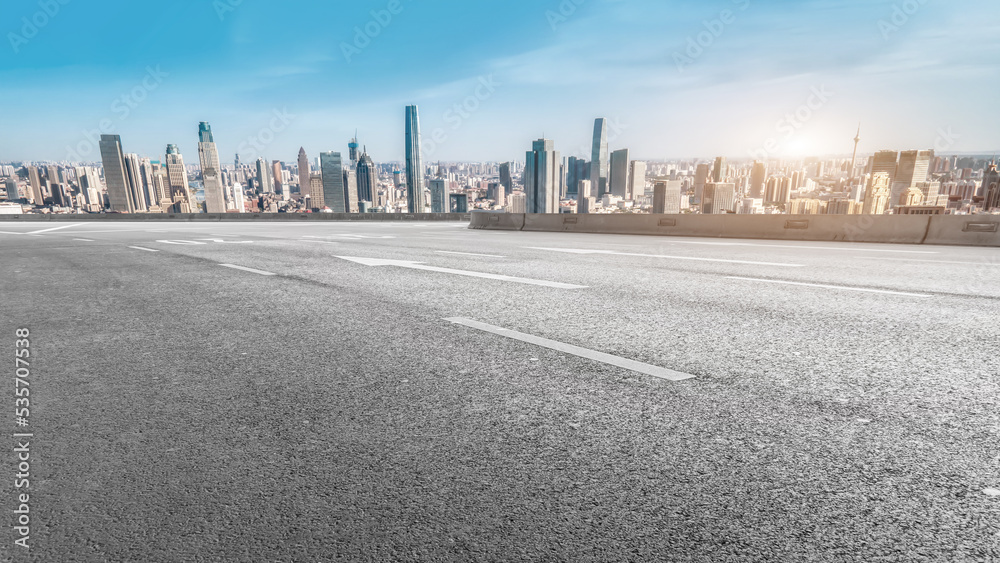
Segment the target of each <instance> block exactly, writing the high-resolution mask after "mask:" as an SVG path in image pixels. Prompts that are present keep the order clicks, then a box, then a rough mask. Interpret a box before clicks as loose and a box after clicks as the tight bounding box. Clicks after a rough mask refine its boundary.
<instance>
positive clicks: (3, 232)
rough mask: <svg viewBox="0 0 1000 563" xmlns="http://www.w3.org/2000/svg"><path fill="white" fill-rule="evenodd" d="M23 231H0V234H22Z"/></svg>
mask: <svg viewBox="0 0 1000 563" xmlns="http://www.w3.org/2000/svg"><path fill="white" fill-rule="evenodd" d="M23 234H25V233H15V232H13V231H0V235H23Z"/></svg>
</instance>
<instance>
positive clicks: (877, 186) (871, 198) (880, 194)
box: [862, 172, 892, 215]
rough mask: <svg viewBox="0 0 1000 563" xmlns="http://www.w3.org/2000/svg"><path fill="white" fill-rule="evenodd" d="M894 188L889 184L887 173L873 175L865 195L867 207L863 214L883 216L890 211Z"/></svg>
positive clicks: (865, 206)
mask: <svg viewBox="0 0 1000 563" xmlns="http://www.w3.org/2000/svg"><path fill="white" fill-rule="evenodd" d="M891 196H892V186H891V185H890V184H889V174H888V173H887V172H877V173H874V174H872V176H871V180H870V181H869V184H868V191H867V193H866V194H865V205H864V208H863V209H862V213H864V214H866V215H882V214H884V213H885V212H887V211H888V210H889V207H890V198H891Z"/></svg>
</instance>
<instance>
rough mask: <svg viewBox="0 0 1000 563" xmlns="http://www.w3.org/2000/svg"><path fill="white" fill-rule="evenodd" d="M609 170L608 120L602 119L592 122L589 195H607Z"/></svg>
mask: <svg viewBox="0 0 1000 563" xmlns="http://www.w3.org/2000/svg"><path fill="white" fill-rule="evenodd" d="M610 168H611V163H610V157H609V156H608V120H607V119H604V118H603V117H601V118H598V119H597V120H596V121H595V122H594V142H593V145H592V148H591V157H590V188H591V190H592V191H593V192H594V193H592V194H590V195H592V196H594V197H597V198H601V197H603V196H604V194H606V193H608V191H609V189H610V187H609V185H608V173H609V169H610Z"/></svg>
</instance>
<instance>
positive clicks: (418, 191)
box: [406, 106, 427, 213]
mask: <svg viewBox="0 0 1000 563" xmlns="http://www.w3.org/2000/svg"><path fill="white" fill-rule="evenodd" d="M406 200H407V202H408V203H407V205H408V206H409V211H410V213H423V212H424V208H425V207H426V205H427V203H426V202H425V201H424V166H423V163H422V162H421V160H420V114H419V113H418V112H417V106H406Z"/></svg>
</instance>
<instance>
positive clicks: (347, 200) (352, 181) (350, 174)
mask: <svg viewBox="0 0 1000 563" xmlns="http://www.w3.org/2000/svg"><path fill="white" fill-rule="evenodd" d="M348 166H349V165H348ZM344 208H345V209H346V210H347V213H357V212H359V211H360V210H361V206H360V205H359V204H358V172H357V170H354V169H353V168H344Z"/></svg>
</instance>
